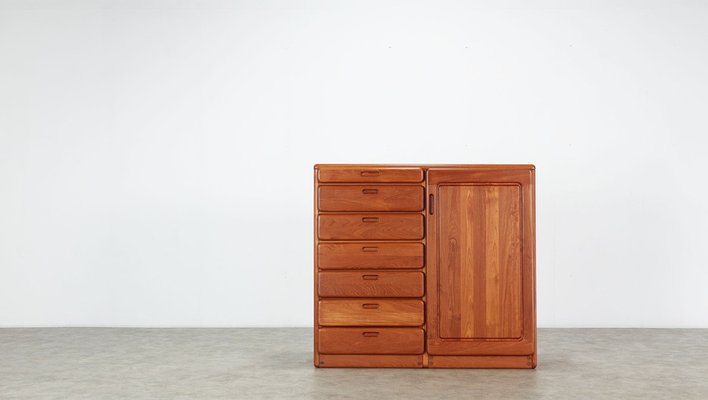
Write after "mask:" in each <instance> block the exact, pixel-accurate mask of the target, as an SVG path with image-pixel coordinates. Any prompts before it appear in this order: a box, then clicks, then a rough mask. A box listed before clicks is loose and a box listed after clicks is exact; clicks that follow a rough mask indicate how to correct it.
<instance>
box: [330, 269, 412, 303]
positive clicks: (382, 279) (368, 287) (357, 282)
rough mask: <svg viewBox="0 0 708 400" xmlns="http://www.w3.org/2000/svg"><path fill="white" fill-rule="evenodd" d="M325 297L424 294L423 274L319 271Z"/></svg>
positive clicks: (408, 295) (408, 272) (409, 295)
mask: <svg viewBox="0 0 708 400" xmlns="http://www.w3.org/2000/svg"><path fill="white" fill-rule="evenodd" d="M318 282H319V283H318V287H317V292H318V293H319V295H320V296H322V297H423V290H424V289H423V273H422V272H416V271H381V272H376V271H373V272H372V271H344V272H331V271H330V272H320V273H319V276H318Z"/></svg>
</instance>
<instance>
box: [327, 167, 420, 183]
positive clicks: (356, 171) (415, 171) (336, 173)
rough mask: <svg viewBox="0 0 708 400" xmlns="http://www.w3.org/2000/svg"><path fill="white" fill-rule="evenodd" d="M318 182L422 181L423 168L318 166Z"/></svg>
mask: <svg viewBox="0 0 708 400" xmlns="http://www.w3.org/2000/svg"><path fill="white" fill-rule="evenodd" d="M318 170H319V172H318V175H317V176H318V178H319V180H320V182H422V181H423V169H422V168H417V167H388V168H387V167H381V168H376V167H362V166H357V167H355V166H352V167H347V166H322V167H318Z"/></svg>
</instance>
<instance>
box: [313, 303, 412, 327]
mask: <svg viewBox="0 0 708 400" xmlns="http://www.w3.org/2000/svg"><path fill="white" fill-rule="evenodd" d="M319 303H320V304H319V324H320V325H322V326H420V325H423V321H424V317H423V315H424V312H423V308H424V306H423V302H422V301H420V300H387V299H376V298H372V299H347V300H320V302H319Z"/></svg>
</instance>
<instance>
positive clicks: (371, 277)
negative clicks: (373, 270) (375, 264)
mask: <svg viewBox="0 0 708 400" xmlns="http://www.w3.org/2000/svg"><path fill="white" fill-rule="evenodd" d="M361 278H362V279H363V280H365V281H375V280H377V279H379V276H378V275H375V274H374V275H362V276H361Z"/></svg>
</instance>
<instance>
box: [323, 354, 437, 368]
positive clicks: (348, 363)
mask: <svg viewBox="0 0 708 400" xmlns="http://www.w3.org/2000/svg"><path fill="white" fill-rule="evenodd" d="M317 366H318V367H321V368H422V367H423V356H421V355H402V354H399V355H371V354H321V355H320V357H319V363H318V365H317Z"/></svg>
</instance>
